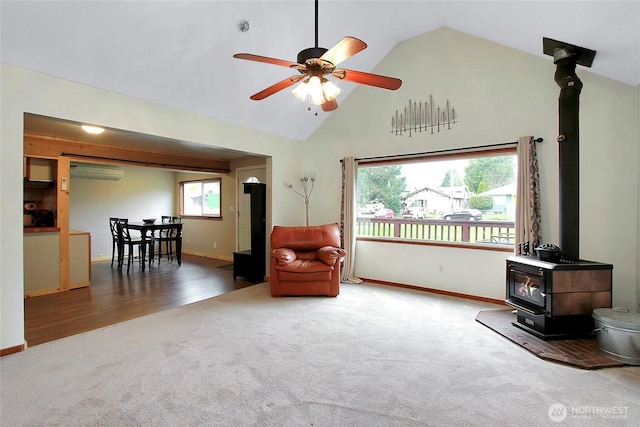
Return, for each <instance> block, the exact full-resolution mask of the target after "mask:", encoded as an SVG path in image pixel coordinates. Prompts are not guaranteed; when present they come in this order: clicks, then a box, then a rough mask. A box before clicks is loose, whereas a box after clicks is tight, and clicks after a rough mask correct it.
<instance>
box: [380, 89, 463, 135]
mask: <svg viewBox="0 0 640 427" xmlns="http://www.w3.org/2000/svg"><path fill="white" fill-rule="evenodd" d="M457 122H458V116H457V114H456V109H455V108H453V106H452V105H451V103H450V102H449V100H448V99H447V103H446V105H445V107H444V108H440V106H439V105H438V106H436V105H435V103H434V102H433V95H429V101H425V102H416V101H411V100H409V103H408V105H407V106H406V107H404V111H399V110H396V113H395V115H394V116H392V117H391V133H394V134H396V135H402V134H405V133H408V134H409V136H411V135H412V134H413V133H418V132H428V131H431V133H432V134H433V133H434V132H440V131H441V130H443V129H446V130H450V129H451V126H452V125H454V124H456V123H457Z"/></svg>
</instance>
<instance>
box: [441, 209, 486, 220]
mask: <svg viewBox="0 0 640 427" xmlns="http://www.w3.org/2000/svg"><path fill="white" fill-rule="evenodd" d="M442 217H443V218H444V219H446V220H452V219H457V220H463V221H476V220H478V221H479V220H481V219H482V212H480V211H479V210H478V209H461V210H458V211H453V212H449V213H447V214H444V215H443V216H442Z"/></svg>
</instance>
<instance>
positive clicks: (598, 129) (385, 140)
mask: <svg viewBox="0 0 640 427" xmlns="http://www.w3.org/2000/svg"><path fill="white" fill-rule="evenodd" d="M597 60H598V59H597V58H596V61H597ZM374 72H376V73H380V74H384V75H390V76H395V77H399V78H401V79H402V80H403V82H404V83H403V86H402V87H401V88H400V89H398V90H397V91H385V90H381V89H377V88H370V87H365V86H359V87H357V88H356V89H355V90H354V91H353V93H352V94H351V95H350V96H349V98H348V99H345V100H340V99H339V101H340V107H339V109H338V110H337V111H336V112H335V113H333V114H332V115H331V116H330V117H329V118H328V119H327V120H326V122H325V123H324V125H323V126H322V127H321V128H320V129H319V130H318V131H317V132H315V133H314V134H313V135H312V136H311V138H309V139H308V140H307V141H306V142H305V159H306V161H307V167H308V168H310V169H312V170H316V171H317V172H318V174H319V179H318V186H317V193H316V194H315V195H314V199H313V200H312V201H313V202H314V209H313V213H312V218H313V222H315V223H323V222H330V221H335V220H336V219H337V218H339V210H340V173H339V172H340V163H339V159H340V158H341V157H344V156H354V157H356V158H362V157H374V156H382V155H395V154H402V153H420V152H429V151H437V150H443V149H451V148H461V147H468V146H480V145H487V144H496V143H502V142H509V141H516V140H517V138H518V137H519V136H523V135H534V136H537V137H543V138H544V142H543V143H542V144H539V145H538V154H539V162H540V181H541V193H542V200H541V203H542V238H543V240H544V241H545V242H556V243H557V242H558V143H557V142H556V137H557V130H558V95H559V88H558V86H557V85H556V83H555V82H554V80H553V76H554V73H555V65H554V64H553V59H552V58H551V57H547V56H542V55H541V56H535V55H530V54H526V53H523V52H520V51H516V50H513V49H510V48H507V47H505V46H502V45H499V44H495V43H492V42H489V41H487V40H483V39H479V38H476V37H473V36H469V35H467V34H464V33H460V32H457V31H455V30H451V29H447V28H443V29H440V30H436V31H434V32H432V33H428V34H424V35H422V36H419V37H416V38H414V39H411V40H407V41H405V42H402V43H400V44H398V45H397V46H396V47H395V48H394V49H393V50H392V51H391V53H390V54H389V55H388V56H387V57H386V58H385V59H384V60H383V61H382V62H381V63H380V64H379V65H378V67H376V69H375V71H374ZM577 72H578V75H579V77H580V78H581V80H582V81H583V83H584V89H583V91H582V96H581V112H580V115H581V117H580V127H581V129H580V132H581V134H580V162H581V173H580V179H581V184H580V205H581V218H580V234H581V240H580V255H581V258H583V259H591V260H597V261H602V262H608V263H612V264H614V274H613V276H614V285H613V299H614V304H615V305H623V306H627V307H630V306H632V305H633V304H634V303H633V301H636V298H637V295H636V294H637V287H638V285H637V283H638V279H637V277H638V272H637V265H638V248H637V246H638V143H639V131H638V126H639V118H638V89H637V88H634V87H631V86H629V85H625V84H622V83H618V82H615V81H612V80H609V79H606V78H603V77H600V76H597V75H594V74H591V73H589V71H588V70H587V69H585V68H582V67H578V70H577ZM340 84H342V85H344V84H346V83H345V82H341V83H340ZM430 94H432V95H433V97H434V100H435V101H436V102H437V103H439V104H440V105H444V103H445V102H446V100H447V99H449V101H450V102H451V103H452V104H453V106H454V107H455V108H456V111H457V113H458V119H459V122H458V123H457V124H456V125H454V127H453V128H452V129H451V130H449V131H443V132H441V133H435V134H433V135H431V134H429V133H422V134H420V133H418V134H414V135H413V136H412V137H410V138H409V137H408V136H394V135H392V134H390V129H391V116H392V115H393V114H394V112H395V111H396V109H403V108H404V106H405V105H407V102H408V100H409V99H411V100H416V101H421V100H427V99H428V97H429V95H430ZM356 251H357V252H356V262H355V267H356V273H358V274H361V275H363V276H365V277H368V278H372V279H378V280H385V281H391V282H399V283H404V284H409V285H416V286H424V287H430V288H435V289H444V290H448V291H452V292H459V293H464V294H472V295H480V296H484V297H489V298H496V299H502V298H504V293H505V289H504V270H505V265H504V264H505V262H504V259H505V258H506V257H507V256H508V255H510V254H509V253H504V252H490V251H481V250H468V249H456V248H451V249H442V248H440V247H429V246H419V245H403V244H396V245H393V246H392V245H390V244H388V243H376V242H358V244H357V247H356ZM440 264H443V265H444V273H440V272H439V268H438V267H439V265H440ZM474 269H475V272H473V271H474ZM472 272H473V273H472ZM630 308H631V307H630Z"/></svg>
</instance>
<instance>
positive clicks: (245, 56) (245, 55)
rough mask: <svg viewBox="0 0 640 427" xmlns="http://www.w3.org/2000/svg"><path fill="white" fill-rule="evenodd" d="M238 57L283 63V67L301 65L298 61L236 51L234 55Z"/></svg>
mask: <svg viewBox="0 0 640 427" xmlns="http://www.w3.org/2000/svg"><path fill="white" fill-rule="evenodd" d="M233 57H234V58H237V59H246V60H247V61H256V62H265V63H267V64H274V65H282V66H283V67H299V66H300V64H298V63H297V62H291V61H285V60H284V59H276V58H269V57H268V56H260V55H253V54H251V53H236V54H235V55H233Z"/></svg>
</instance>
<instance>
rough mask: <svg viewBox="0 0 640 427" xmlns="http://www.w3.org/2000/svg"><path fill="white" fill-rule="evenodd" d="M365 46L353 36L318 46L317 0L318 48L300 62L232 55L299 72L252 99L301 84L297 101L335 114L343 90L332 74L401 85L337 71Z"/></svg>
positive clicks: (385, 86) (372, 83)
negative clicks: (342, 63)
mask: <svg viewBox="0 0 640 427" xmlns="http://www.w3.org/2000/svg"><path fill="white" fill-rule="evenodd" d="M366 47H367V44H366V43H365V42H363V41H362V40H359V39H357V38H355V37H350V36H347V37H345V38H343V39H342V40H340V41H339V42H338V43H336V44H335V45H334V46H333V47H332V48H331V49H325V48H323V47H318V0H315V47H310V48H307V49H304V50H302V51H300V52H299V53H298V58H297V62H291V61H286V60H283V59H276V58H269V57H266V56H260V55H253V54H250V53H237V54H235V55H233V57H234V58H238V59H246V60H249V61H257V62H265V63H267V64H274V65H280V66H283V67H289V68H293V69H295V70H297V71H298V72H299V73H300V74H296V75H293V76H291V77H287V78H286V79H284V80H281V81H279V82H278V83H276V84H274V85H271V86H269V87H268V88H266V89H263V90H261V91H260V92H258V93H256V94H254V95H251V96H250V98H251V99H253V100H255V101H259V100H262V99H265V98H266V97H268V96H271V95H273V94H274V93H276V92H279V91H281V90H283V89H286V88H288V87H289V86H292V85H294V84H296V83H300V84H299V85H298V86H297V87H296V88H295V89H293V90H292V92H293V94H294V95H295V96H296V97H297V98H298V99H300V100H301V101H305V100H306V99H307V96H308V97H309V99H310V103H311V104H314V105H320V106H321V107H322V110H323V111H332V110H335V109H336V108H338V102H337V101H336V97H337V96H338V94H339V93H340V89H339V88H338V87H337V86H336V85H334V84H333V83H332V82H331V81H330V80H328V79H327V78H326V77H325V76H329V75H331V76H333V77H335V78H337V79H340V80H346V81H349V82H353V83H359V84H365V85H369V86H376V87H379V88H382V89H389V90H396V89H398V88H399V87H400V86H401V85H402V80H400V79H396V78H394V77H387V76H381V75H379V74H371V73H365V72H363V71H354V70H347V69H343V68H336V66H337V65H338V64H340V63H341V62H343V61H344V60H346V59H347V58H349V57H351V56H353V55H355V54H356V53H358V52H360V51H362V50H364V49H366ZM309 108H310V107H309Z"/></svg>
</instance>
